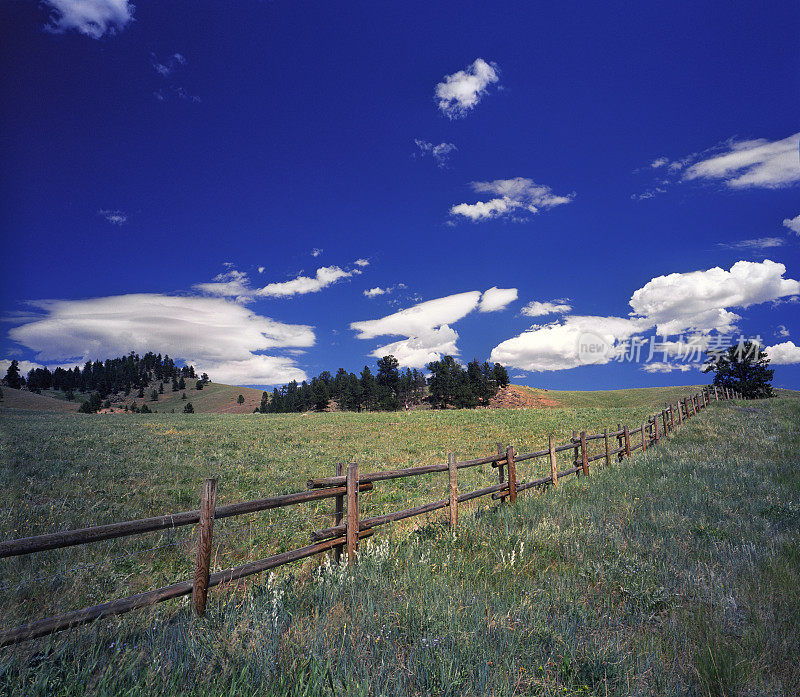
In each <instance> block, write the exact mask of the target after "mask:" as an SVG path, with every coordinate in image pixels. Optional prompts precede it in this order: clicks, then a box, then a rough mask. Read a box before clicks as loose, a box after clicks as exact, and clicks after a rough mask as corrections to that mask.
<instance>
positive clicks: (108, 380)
mask: <svg viewBox="0 0 800 697" xmlns="http://www.w3.org/2000/svg"><path fill="white" fill-rule="evenodd" d="M197 378H198V375H197V374H196V373H195V370H194V366H192V365H185V366H181V367H178V366H176V365H175V362H174V361H173V360H172V359H171V358H170V357H169V356H168V355H164V356H163V357H162V355H161V354H160V353H158V354H156V353H152V352H150V351H148V352H147V353H146V354H144V356H141V357H140V356H139V355H138V354H136V353H134V352H133V351H131V353H129V354H128V355H127V356H120V357H119V358H108V359H106V360H105V361H87V362H86V363H85V365H84V366H83V369H81V367H80V366H75V367H74V368H67V369H64V368H56V369H55V370H53V371H50V369H49V368H34V369H32V370H30V371H29V372H28V376H27V378H25V377H23V376H22V375H21V374H20V370H19V363H18V361H16V360H14V361H11V365H10V366H9V368H8V371H7V373H6V376H5V379H4V380H3V382H4V383H5V384H6V385H8V386H9V387H13V388H14V389H21V388H22V387H27V388H28V390H30V391H31V392H41V391H42V390H51V389H52V390H61V391H62V392H65V393H74V392H97V393H98V394H99V396H100V397H101V399H105V398H106V397H108V395H110V394H116V393H119V392H123V393H124V394H125V396H127V395H129V394H130V392H131V390H134V389H138V390H140V391H142V390H144V389H145V388H146V387H147V386H148V385H149V384H150V383H151V382H153V381H154V380H155V381H160V382H172V390H173V391H174V392H177V391H178V390H183V389H186V381H187V380H192V379H197ZM202 379H203V380H204V381H205V382H208V375H206V374H205V373H203V375H202ZM140 396H142V395H140Z"/></svg>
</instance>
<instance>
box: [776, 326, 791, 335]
mask: <svg viewBox="0 0 800 697" xmlns="http://www.w3.org/2000/svg"><path fill="white" fill-rule="evenodd" d="M775 336H779V337H781V338H785V337H787V336H789V330H788V329H787V328H786V325H785V324H779V325H778V328H777V329H776V330H775Z"/></svg>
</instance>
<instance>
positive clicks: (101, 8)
mask: <svg viewBox="0 0 800 697" xmlns="http://www.w3.org/2000/svg"><path fill="white" fill-rule="evenodd" d="M43 4H44V5H46V6H48V7H49V8H50V22H49V24H47V25H46V26H45V29H47V31H49V32H52V33H53V34H63V33H64V32H66V31H69V30H71V29H74V30H75V31H77V32H80V33H81V34H83V35H85V36H89V37H91V38H92V39H101V38H102V37H103V36H104V35H106V34H109V35H113V34H116V33H117V31H119V30H121V29H123V28H124V27H125V25H126V24H128V23H129V22H131V21H132V20H133V9H134V6H133V5H132V4H131V3H130V2H128V1H127V0H43Z"/></svg>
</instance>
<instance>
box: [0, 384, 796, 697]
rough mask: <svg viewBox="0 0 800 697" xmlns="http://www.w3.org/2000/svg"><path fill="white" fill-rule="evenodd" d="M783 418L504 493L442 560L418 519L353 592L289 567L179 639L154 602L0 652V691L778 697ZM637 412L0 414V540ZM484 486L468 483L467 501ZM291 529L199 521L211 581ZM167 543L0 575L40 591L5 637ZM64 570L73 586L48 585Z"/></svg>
mask: <svg viewBox="0 0 800 697" xmlns="http://www.w3.org/2000/svg"><path fill="white" fill-rule="evenodd" d="M661 401H663V400H661ZM657 403H658V402H656V403H655V404H657ZM798 404H800V403H798V401H797V400H794V399H779V400H772V401H770V402H763V403H748V404H747V405H741V404H740V405H735V404H722V405H715V406H714V407H713V408H712V409H709V410H706V411H705V412H704V413H703V414H702V415H701V416H700V417H699V418H697V419H694V420H692V421H690V422H689V423H688V424H686V425H685V426H684V427H683V429H682V430H681V431H680V432H679V433H678V434H677V435H676V436H674V437H671V438H669V439H668V440H667V441H666V443H665V444H664V445H663V446H662V447H660V448H658V449H655V450H651V451H648V453H647V454H645V455H644V456H641V455H638V456H637V457H636V458H635V459H634V460H632V461H630V462H625V463H623V464H622V465H620V466H614V467H612V468H610V469H608V470H599V471H597V472H596V473H593V475H592V476H591V477H590V478H589V479H588V480H587V479H582V480H574V479H573V480H569V481H568V482H565V484H564V486H563V487H560V488H559V490H557V491H549V492H548V493H546V494H545V495H541V496H538V495H530V496H529V495H527V492H526V493H525V494H523V495H522V496H521V498H520V500H519V502H518V505H517V506H516V507H514V508H510V507H506V508H505V509H504V510H497V509H495V510H483V511H479V512H478V513H477V515H468V514H465V515H462V518H461V522H462V525H461V527H460V529H459V533H458V536H457V537H456V538H455V539H453V538H452V536H451V535H449V533H448V532H447V531H446V530H445V529H444V528H442V527H441V526H440V525H439V524H438V523H437V522H436V521H437V520H438V519H437V518H435V517H434V518H432V519H431V521H430V523H429V524H428V525H426V526H423V527H422V528H421V529H420V530H418V531H417V532H415V533H413V534H410V536H409V533H408V531H398V532H397V533H396V535H395V537H394V539H393V540H392V541H391V542H389V543H383V542H382V543H379V544H375V545H371V544H370V545H365V547H368V548H371V549H372V550H373V551H372V552H371V553H369V554H367V555H366V558H365V559H364V560H363V563H362V564H361V565H360V566H359V569H358V571H357V572H356V573H355V574H354V575H350V574H349V573H344V574H342V573H339V572H331V573H327V574H323V575H321V576H320V575H319V574H318V572H316V571H315V570H314V566H315V562H312V561H310V562H307V563H305V564H304V565H303V567H302V571H300V572H299V575H298V572H297V571H295V572H294V574H293V575H292V574H291V573H289V574H286V573H284V574H282V575H280V576H279V577H278V578H277V579H276V580H275V581H274V582H273V583H272V584H271V585H265V583H264V582H265V579H264V578H263V577H256V578H255V579H254V580H253V582H252V585H250V586H248V590H243V591H239V592H237V593H230V592H225V591H218V590H215V591H212V595H211V597H212V602H211V608H210V612H209V617H208V618H207V619H206V620H203V621H200V622H194V623H190V622H189V621H188V619H187V617H186V615H185V613H184V612H183V611H182V610H178V608H179V607H180V606H181V604H179V603H170V604H167V605H165V606H161V607H159V608H157V609H154V610H147V611H141V612H137V613H132V614H131V615H129V616H126V617H123V618H120V619H119V620H111V621H107V622H103V623H98V624H97V625H96V626H94V627H92V628H89V629H82V630H77V631H75V632H71V633H68V634H64V635H62V636H60V637H54V638H51V639H47V640H41V641H38V642H33V643H32V644H28V645H25V646H21V647H18V648H17V649H13V650H8V651H6V652H5V654H3V657H2V658H0V686H1V687H0V693H2V692H4V691H6V692H8V693H9V694H83V693H84V691H86V690H87V686H88V689H90V690H91V691H93V692H96V693H109V694H139V693H142V694H160V693H163V694H214V695H216V694H220V695H222V694H270V693H273V694H333V693H334V692H337V693H346V694H398V695H399V694H420V695H423V694H442V695H444V694H486V693H490V694H498V695H500V694H631V693H640V694H668V693H669V694H675V693H681V694H719V695H722V694H731V695H732V694H742V693H744V692H745V691H747V693H748V694H787V695H789V694H796V693H797V690H798V689H800V682H798V669H797V668H796V666H795V663H794V657H795V656H796V654H797V651H798V649H800V642H798V639H797V636H798V635H800V632H798V629H800V627H799V626H798V625H799V624H800V623H798V617H799V614H800V604H799V603H798V600H797V593H796V588H797V584H798V581H800V572H799V571H798V569H800V565H799V564H798V562H799V561H800V554H798V539H799V537H800V536H799V534H798V531H799V530H800V499H799V498H798V496H799V493H798V492H800V486H799V485H800V479H799V478H798V474H797V469H796V457H795V453H796V452H797V447H798V446H799V445H800V434H799V433H798V424H799V423H800V418H799V417H800V408H798ZM649 406H653V405H652V404H651V405H647V404H645V403H643V404H640V405H637V406H634V407H629V408H627V409H626V408H623V407H619V406H617V407H614V408H611V409H608V410H606V411H604V412H601V411H600V410H599V409H591V408H587V409H579V410H571V409H563V410H562V409H547V410H537V411H535V412H531V411H503V410H498V411H488V410H483V411H474V412H446V413H432V412H416V413H411V414H369V415H358V414H319V415H309V416H301V415H287V416H240V417H233V416H196V417H189V416H186V417H184V416H183V415H180V416H178V415H175V416H168V415H161V414H159V415H152V416H140V417H131V418H129V419H124V420H122V419H115V418H114V417H113V416H107V417H103V416H100V417H80V416H77V415H76V416H72V415H69V416H56V415H52V414H49V415H33V416H31V415H30V414H27V415H19V414H16V413H14V412H7V413H6V414H4V417H3V418H4V422H3V430H2V435H3V437H4V438H5V439H6V442H5V443H3V445H4V449H3V452H4V456H3V457H4V461H3V462H4V464H3V470H2V472H3V474H2V476H3V479H2V482H0V483H2V485H3V486H2V491H3V492H4V493H3V497H4V498H3V500H2V501H0V515H2V516H3V517H2V518H1V519H0V520H2V525H1V528H0V529H2V531H3V532H4V534H3V537H12V536H18V533H22V534H35V533H36V532H44V531H47V530H52V529H57V528H59V527H71V526H73V525H76V524H85V523H89V522H92V523H93V522H106V521H109V520H119V519H121V518H123V517H130V516H138V515H148V514H151V513H156V512H159V513H160V512H164V511H165V510H178V509H183V508H188V507H193V506H194V505H195V502H196V498H197V493H196V492H197V490H198V489H199V484H200V482H201V481H202V478H203V477H204V476H206V475H208V474H218V475H219V476H220V496H221V502H226V501H236V500H243V499H244V498H252V497H253V496H255V495H263V494H268V493H273V492H276V491H281V490H291V489H294V488H298V487H300V488H301V487H302V482H303V481H304V480H305V478H306V477H307V476H309V475H310V474H326V473H330V471H331V469H332V467H331V465H332V463H333V462H335V461H336V459H337V458H340V459H341V460H342V461H347V460H350V459H358V460H360V461H361V462H362V463H363V466H367V464H366V463H370V465H374V468H375V469H384V468H388V467H394V466H403V465H406V464H411V463H414V464H425V463H429V462H440V461H442V459H443V453H445V452H446V451H447V450H448V449H454V450H456V452H457V454H458V455H459V457H464V456H468V455H476V454H482V453H484V452H488V451H492V450H493V449H494V447H493V445H494V442H495V441H498V440H499V441H503V442H511V443H514V444H515V445H516V446H517V449H518V450H520V451H522V450H525V449H527V448H528V447H540V446H541V445H542V444H543V442H542V441H543V440H544V436H545V435H546V433H547V432H549V431H553V432H557V433H559V434H561V436H562V437H563V436H568V435H571V429H572V427H573V426H574V425H581V426H584V427H586V428H589V429H594V428H596V427H597V426H603V425H608V424H609V423H616V422H617V421H631V422H638V421H639V420H640V419H641V417H642V416H643V415H644V413H646V412H647V411H649ZM743 407H744V408H743ZM752 410H755V411H752ZM9 417H10V418H9ZM32 444H33V445H32ZM459 446H460V447H459ZM371 468H372V467H371V466H370V467H368V469H371ZM460 474H461V473H460ZM523 474H524V475H533V474H534V472H533V471H530V472H527V471H526V472H523ZM495 476H496V475H495V473H494V472H493V471H492V470H491V468H484V471H483V472H476V473H475V479H476V483H477V479H482V481H481V483H485V482H489V481H494V477H495ZM461 483H462V486H464V487H465V488H469V486H468V485H469V484H470V482H469V481H466V480H463V481H461ZM444 491H445V482H444V478H443V477H442V476H431V477H430V478H427V479H424V480H423V479H419V478H418V479H416V480H413V481H410V482H407V483H404V484H399V485H398V486H391V485H388V484H386V485H380V486H377V487H376V491H375V492H374V493H373V494H372V495H371V498H372V501H369V502H368V506H372V507H373V509H375V510H378V509H379V508H380V507H381V506H384V507H388V509H396V508H398V507H400V506H405V505H406V504H413V503H415V502H418V501H427V500H431V499H432V498H433V497H434V496H435V497H436V498H439V497H441V496H443V495H444ZM366 498H368V497H365V499H366ZM292 510H296V511H297V512H298V514H299V515H298V517H297V518H296V519H294V518H292V515H291V514H289V513H288V512H286V514H285V515H284V514H282V515H281V516H274V517H272V518H270V516H268V515H266V514H261V515H260V516H256V517H254V518H253V522H252V530H251V527H250V525H246V527H244V528H240V529H238V530H234V529H233V528H231V529H229V530H228V531H227V532H228V533H229V534H228V536H227V537H225V534H226V529H225V527H224V525H222V524H221V525H219V526H218V532H219V535H220V538H221V542H222V544H221V548H220V549H219V550H218V554H219V556H217V557H215V565H216V567H221V566H227V565H229V564H230V563H235V562H236V561H239V560H241V559H244V558H248V557H254V558H257V557H259V556H262V555H263V554H265V553H268V552H269V551H271V550H272V549H275V548H276V546H278V545H280V544H284V545H288V544H289V543H291V542H293V541H295V540H292V539H289V538H288V537H283V538H282V537H281V536H282V535H284V533H285V530H286V529H287V528H288V527H289V525H290V524H292V523H296V524H298V525H299V524H300V523H301V522H302V521H303V520H305V518H306V517H307V516H308V514H309V509H308V508H306V509H305V510H303V509H300V508H297V509H292ZM326 513H327V511H326ZM465 513H466V512H465ZM301 519H302V520H301ZM324 520H326V519H325V518H322V517H321V518H319V519H318V522H322V521H324ZM325 524H327V521H326V522H325ZM308 529H310V528H306V531H307V530H308ZM12 530H15V532H13V533H12V534H8V533H9V532H10V531H12ZM303 534H305V533H303ZM190 535H191V531H190V530H189V529H184V531H177V532H175V533H169V534H159V535H152V536H150V538H149V539H148V540H147V541H146V542H143V543H142V547H145V546H153V545H169V544H173V543H175V542H177V543H178V545H177V546H176V547H167V548H165V549H162V550H156V551H154V552H147V553H144V554H143V555H137V556H134V557H123V558H122V559H119V558H117V559H115V557H118V556H120V555H125V554H128V553H130V552H135V551H136V549H137V548H136V547H135V546H132V541H133V540H134V539H135V538H131V539H129V540H127V541H126V542H125V543H124V544H119V543H100V544H99V545H93V546H91V547H92V548H93V549H89V548H88V547H87V548H74V549H72V550H65V551H62V552H52V553H44V554H40V555H35V556H36V559H34V558H33V557H29V558H27V559H17V560H5V561H3V562H0V563H2V566H0V569H2V579H0V585H11V584H15V583H16V582H18V581H19V580H25V579H27V578H35V577H36V574H39V575H42V574H44V575H45V576H46V578H45V580H44V581H37V582H34V583H30V584H25V585H24V586H23V587H22V588H17V589H14V590H13V591H6V592H4V593H2V595H0V598H1V599H2V600H1V602H3V614H4V616H5V617H6V620H4V623H8V624H13V623H14V622H15V621H16V620H18V619H19V618H20V617H21V615H23V614H31V615H33V616H42V615H43V614H49V612H52V611H63V610H65V609H71V608H72V607H77V606H78V605H80V604H81V601H84V600H89V599H95V600H98V599H105V598H108V597H116V596H119V595H123V594H125V593H128V592H133V591H134V590H143V589H144V588H147V587H152V586H153V585H155V584H156V583H162V582H169V581H171V580H177V579H178V578H185V577H187V576H188V575H189V572H190V568H191V566H190V562H191V538H190ZM305 539H307V538H305ZM226 548H227V549H230V550H232V551H230V552H228V553H227V554H226V553H225V550H226ZM512 552H513V555H514V557H513V561H512V556H511V555H512ZM140 557H144V558H140ZM75 563H85V564H96V566H91V567H88V568H87V569H85V570H79V571H78V572H75V571H72V572H71V573H70V575H68V576H66V577H57V576H55V575H54V573H53V572H55V571H58V570H59V569H62V568H63V569H71V568H72V567H73V566H74V564H75ZM120 576H122V578H121V579H120ZM131 587H133V588H131ZM67 602H70V603H71V605H69V607H65V603H67ZM12 604H13V605H12ZM112 644H113V646H112ZM198 665H199V666H200V668H199V670H200V676H199V678H198V679H199V682H198V683H195V682H194V677H193V671H194V670H195V668H196V666H198ZM298 676H299V677H298ZM303 689H305V690H307V691H306V692H303V691H302V690H303Z"/></svg>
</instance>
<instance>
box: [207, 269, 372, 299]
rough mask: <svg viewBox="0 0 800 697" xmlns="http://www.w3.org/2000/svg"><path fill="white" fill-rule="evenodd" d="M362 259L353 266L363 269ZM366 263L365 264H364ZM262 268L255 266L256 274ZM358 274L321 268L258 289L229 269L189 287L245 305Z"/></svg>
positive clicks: (241, 273) (310, 290)
mask: <svg viewBox="0 0 800 697" xmlns="http://www.w3.org/2000/svg"><path fill="white" fill-rule="evenodd" d="M364 261H365V260H364V259H358V260H356V262H355V263H356V265H358V266H363V265H364V264H363V263H361V264H359V262H364ZM367 263H369V262H367ZM262 270H263V267H259V273H261V271H262ZM360 273H361V271H360V270H359V269H351V270H349V271H347V270H345V269H342V268H340V267H338V266H321V267H320V268H318V269H317V272H316V274H315V275H314V276H303V275H300V276H297V277H296V278H293V279H291V280H290V281H280V282H275V283H268V284H267V285H265V286H264V287H262V288H253V287H251V286H250V280H249V279H248V277H247V273H246V272H244V271H237V270H236V269H233V268H230V269H229V270H228V271H226V272H224V273H221V274H219V275H217V276H215V277H214V279H213V282H211V283H196V284H195V285H194V286H193V288H194V289H195V290H199V291H201V292H203V293H207V294H208V295H218V296H221V297H225V298H231V297H235V298H236V299H237V301H239V302H248V301H250V300H252V299H253V298H255V297H271V298H288V297H291V296H293V295H305V294H306V293H318V292H319V291H321V290H322V289H323V288H327V287H328V286H331V285H333V284H334V283H336V282H337V281H340V280H342V279H343V278H351V277H352V276H357V275H358V274H360Z"/></svg>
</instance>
